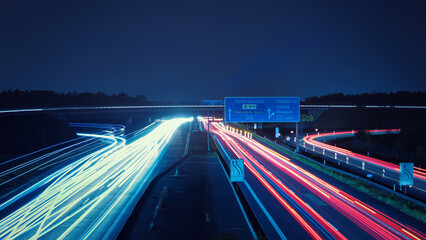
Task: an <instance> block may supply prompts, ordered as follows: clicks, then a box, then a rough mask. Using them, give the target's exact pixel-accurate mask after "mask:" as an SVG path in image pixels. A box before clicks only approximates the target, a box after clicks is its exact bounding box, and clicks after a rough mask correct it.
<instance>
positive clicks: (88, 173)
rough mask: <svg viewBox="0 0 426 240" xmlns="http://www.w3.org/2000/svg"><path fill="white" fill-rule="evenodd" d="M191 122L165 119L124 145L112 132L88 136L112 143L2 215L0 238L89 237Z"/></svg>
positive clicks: (122, 140) (73, 165) (67, 169)
mask: <svg viewBox="0 0 426 240" xmlns="http://www.w3.org/2000/svg"><path fill="white" fill-rule="evenodd" d="M191 120H192V119H188V118H177V119H171V120H167V121H164V122H162V123H160V124H159V125H158V126H157V127H155V128H154V129H153V130H151V131H150V132H149V133H147V134H146V135H145V136H143V137H140V138H139V139H137V140H135V141H133V142H132V143H131V144H128V145H126V144H125V143H126V141H125V139H123V138H121V137H117V136H114V135H111V136H97V135H90V136H88V135H86V136H88V137H100V138H109V139H112V140H113V141H114V142H113V144H111V145H109V146H108V147H106V148H103V149H101V150H99V151H96V152H95V153H93V154H90V155H88V156H86V157H84V158H82V159H80V160H78V161H76V162H75V163H73V164H71V165H69V166H68V167H65V168H64V169H62V170H61V171H59V172H60V174H59V175H57V176H56V177H55V178H54V179H52V181H53V182H52V183H50V184H49V186H48V187H47V188H46V189H44V190H43V191H42V192H41V193H40V194H39V195H37V196H36V197H34V198H33V199H32V200H30V201H29V202H28V203H26V204H25V205H23V206H21V207H20V208H18V209H16V210H15V211H13V212H12V213H11V214H9V215H7V216H6V217H4V218H3V219H1V220H0V239H39V238H48V239H65V238H75V237H76V236H78V237H77V238H82V239H87V238H89V237H90V236H91V234H92V233H93V232H95V231H96V228H97V227H98V226H99V225H101V224H103V223H104V221H105V220H106V219H107V218H115V217H117V214H113V212H114V211H113V209H115V208H117V207H119V206H122V205H120V201H121V200H122V199H125V198H126V193H127V192H128V191H129V190H130V189H133V188H136V187H137V186H136V185H137V184H136V182H137V181H138V180H140V179H144V180H145V181H147V180H148V178H149V176H150V174H151V172H152V168H153V167H154V166H155V165H156V164H157V162H158V161H157V160H158V157H159V156H160V155H161V153H162V152H163V150H164V149H165V148H166V147H167V146H168V143H169V142H170V140H171V138H172V137H173V135H174V133H175V132H176V130H177V129H178V128H179V127H180V126H181V125H182V124H183V123H186V122H188V121H191ZM0 207H1V206H0ZM115 212H120V209H119V210H118V211H115ZM114 220H115V219H114ZM107 227H109V226H107Z"/></svg>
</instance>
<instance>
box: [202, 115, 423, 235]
mask: <svg viewBox="0 0 426 240" xmlns="http://www.w3.org/2000/svg"><path fill="white" fill-rule="evenodd" d="M204 125H206V123H205V122H204ZM229 129H230V130H227V129H226V128H225V127H224V126H223V125H222V126H221V125H220V124H218V123H212V124H211V126H210V131H211V132H212V133H213V134H214V135H216V136H217V137H218V138H220V141H221V143H224V144H225V146H226V147H227V148H228V149H231V150H232V152H233V153H234V154H235V155H236V156H237V157H239V158H242V159H244V164H245V167H246V168H247V169H248V170H249V171H250V173H252V174H253V175H254V176H255V177H256V178H257V180H258V181H259V182H260V183H261V184H262V185H263V186H264V187H265V188H266V189H267V190H268V192H269V193H270V194H271V195H272V196H273V197H274V198H275V199H276V200H277V201H278V202H279V203H280V204H281V206H282V207H283V210H286V211H287V212H289V213H290V214H291V216H292V217H293V218H294V219H295V220H296V221H297V222H298V223H299V224H300V225H301V226H302V227H303V229H304V230H305V231H306V232H307V233H308V234H309V235H310V236H311V237H312V238H314V239H346V238H348V239H351V238H354V237H355V236H344V234H343V233H341V232H340V231H339V230H338V229H337V228H335V227H334V226H333V225H332V224H331V223H330V222H333V221H336V220H334V219H330V216H326V215H321V214H320V213H319V212H318V211H316V210H315V208H312V207H311V206H310V205H308V204H307V203H306V202H305V201H304V200H303V199H302V198H301V197H300V196H299V195H298V194H297V192H298V189H294V188H293V189H292V187H293V186H291V185H287V184H286V183H285V182H286V181H285V177H291V178H292V179H294V180H295V181H297V182H298V183H299V184H300V185H302V186H303V187H304V188H306V189H309V191H310V192H311V193H313V194H314V195H315V196H317V197H318V198H320V199H321V200H322V201H324V202H325V203H326V204H328V205H329V206H331V207H332V208H334V209H335V210H336V211H337V212H338V213H339V214H341V216H343V217H345V218H346V219H348V220H349V221H350V222H352V223H353V224H356V225H357V226H358V227H359V228H360V229H362V230H363V231H365V232H366V233H367V234H369V235H371V236H372V237H374V238H376V239H425V238H426V235H425V234H424V233H422V232H420V231H418V230H415V229H414V228H412V227H410V226H407V225H404V224H402V223H401V222H399V221H396V220H394V219H392V218H391V217H389V216H388V215H386V214H384V213H382V212H380V211H379V210H377V209H375V208H373V207H372V206H369V205H368V204H367V203H365V202H363V201H361V200H359V199H357V198H355V197H353V196H351V195H350V194H348V193H346V192H344V191H342V190H340V189H339V188H337V187H335V186H332V185H330V184H329V183H327V182H326V181H324V180H322V179H320V178H318V177H317V176H315V175H314V174H312V173H310V172H308V171H306V170H304V169H303V168H301V167H299V166H298V165H297V164H295V163H293V162H292V161H291V159H289V158H287V157H285V156H283V155H281V154H279V153H278V152H276V151H274V150H272V149H270V148H268V147H266V146H264V145H263V144H260V143H259V142H257V141H255V140H253V139H250V138H248V137H245V136H247V133H242V132H241V131H240V130H236V129H233V128H229ZM244 135H245V136H244ZM253 154H256V156H257V157H255V156H254V155H253ZM262 163H263V164H262ZM266 163H268V164H266ZM268 165H271V166H274V168H271V167H268ZM277 169H278V171H277ZM327 219H328V220H327ZM355 238H356V237H355Z"/></svg>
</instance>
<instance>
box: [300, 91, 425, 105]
mask: <svg viewBox="0 0 426 240" xmlns="http://www.w3.org/2000/svg"><path fill="white" fill-rule="evenodd" d="M304 103H305V104H350V105H358V106H365V105H379V106H396V105H405V106H420V105H421V106H425V105H426V91H424V92H421V91H418V92H408V91H398V92H395V93H393V92H390V93H383V92H371V93H363V94H343V93H333V94H328V95H324V96H321V97H316V96H313V97H308V98H306V99H305V101H304Z"/></svg>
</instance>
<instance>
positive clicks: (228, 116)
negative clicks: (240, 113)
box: [228, 108, 232, 120]
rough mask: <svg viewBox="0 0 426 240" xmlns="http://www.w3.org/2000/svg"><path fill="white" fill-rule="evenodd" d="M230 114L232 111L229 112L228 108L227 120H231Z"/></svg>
mask: <svg viewBox="0 0 426 240" xmlns="http://www.w3.org/2000/svg"><path fill="white" fill-rule="evenodd" d="M231 112H232V110H231V109H230V108H228V114H229V115H228V119H229V120H231Z"/></svg>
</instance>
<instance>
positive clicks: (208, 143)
mask: <svg viewBox="0 0 426 240" xmlns="http://www.w3.org/2000/svg"><path fill="white" fill-rule="evenodd" d="M207 152H210V111H208V113H207Z"/></svg>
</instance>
